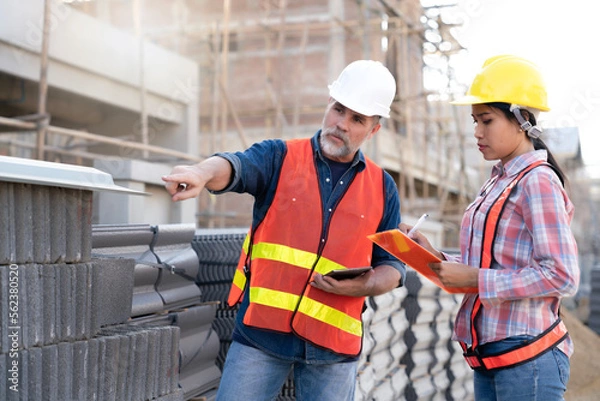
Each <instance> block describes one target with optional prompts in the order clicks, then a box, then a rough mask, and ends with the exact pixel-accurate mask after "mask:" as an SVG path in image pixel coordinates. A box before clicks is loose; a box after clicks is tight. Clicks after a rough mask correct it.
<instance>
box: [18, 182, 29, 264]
mask: <svg viewBox="0 0 600 401" xmlns="http://www.w3.org/2000/svg"><path fill="white" fill-rule="evenodd" d="M13 185H14V205H13V206H14V209H13V213H14V218H15V238H16V241H15V246H16V252H15V254H16V258H15V260H14V263H31V262H33V261H34V260H33V196H32V190H31V188H32V186H31V184H21V183H15V184H13Z"/></svg>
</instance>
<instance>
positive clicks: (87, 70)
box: [0, 0, 199, 223]
mask: <svg viewBox="0 0 600 401" xmlns="http://www.w3.org/2000/svg"><path fill="white" fill-rule="evenodd" d="M50 4H51V20H50V46H49V67H48V106H47V109H48V113H49V114H50V115H51V118H52V120H51V124H54V125H59V126H64V127H68V128H76V129H81V130H85V131H88V132H91V133H95V134H100V135H106V136H114V137H120V138H124V139H128V140H137V141H140V140H141V122H140V121H141V117H140V116H141V110H142V101H141V88H142V83H143V86H145V88H146V101H145V104H146V110H147V115H148V137H149V143H150V144H151V145H156V146H164V147H165V148H170V149H175V150H179V151H183V152H187V153H190V154H194V155H196V154H198V125H199V121H198V97H199V93H198V92H199V85H198V81H199V72H198V65H197V64H196V63H195V62H193V61H191V60H190V59H187V58H184V57H182V56H180V55H178V54H176V53H173V52H171V51H168V50H165V49H163V48H161V47H158V46H156V45H155V44H153V43H150V42H148V41H145V42H143V48H141V47H140V46H142V42H141V41H140V40H139V38H137V37H136V36H134V35H133V34H131V33H128V32H125V31H123V30H119V29H117V28H115V27H113V26H110V25H107V24H105V23H103V22H101V21H99V20H97V19H95V18H92V17H90V16H88V15H86V14H84V13H81V12H79V11H76V10H75V9H73V8H71V7H70V6H68V5H65V4H64V3H62V2H58V1H50ZM43 8H44V2H43V1H37V0H4V1H2V2H0V15H1V16H2V23H1V24H0V78H3V79H0V90H1V91H2V92H4V89H6V88H4V87H5V86H7V85H8V86H11V83H12V84H13V85H12V86H13V87H14V88H17V87H20V88H21V90H20V91H19V92H20V93H14V94H11V95H13V96H14V97H15V98H19V101H15V102H12V103H10V104H3V105H0V115H2V116H3V117H12V116H19V115H26V114H35V113H36V112H37V92H38V84H37V82H38V81H39V76H40V53H41V47H42V28H43V22H42V21H43V12H44V10H43ZM142 64H143V72H142ZM17 83H20V84H19V85H18V84H17ZM16 91H17V90H16V89H15V92H16ZM5 93H7V92H5ZM3 103H4V102H3ZM18 136H19V138H20V139H21V140H29V139H31V140H33V139H34V138H33V137H31V135H29V136H28V135H27V134H26V133H19V134H18ZM49 141H52V142H50V143H53V144H56V143H62V144H64V143H65V142H66V138H63V137H52V138H50V139H49ZM61 141H62V142H61ZM88 146H89V144H88V145H86V144H83V145H81V146H80V147H79V148H77V149H81V150H84V151H85V150H87V149H88ZM99 149H102V151H103V152H106V153H109V154H114V155H115V156H117V157H118V158H119V163H121V164H122V165H123V166H131V165H135V164H136V163H135V162H132V161H131V160H130V159H136V158H141V156H142V155H141V152H139V151H128V150H126V149H119V148H116V147H108V146H102V147H101V148H100V147H96V148H94V149H93V150H95V151H98V150H99ZM90 150H91V149H90ZM29 152H30V153H31V152H32V151H29ZM20 155H21V156H24V157H33V154H32V153H31V154H30V155H29V156H28V154H27V151H25V152H24V153H23V152H21V153H20ZM85 163H87V162H85ZM89 164H90V165H91V164H92V163H91V162H90V163H89ZM160 170H161V173H163V174H166V173H168V172H169V171H170V167H169V166H166V165H163V167H162V169H160ZM109 172H111V171H109ZM156 172H157V169H148V168H145V169H138V170H135V175H134V176H118V177H116V178H117V179H118V180H124V182H126V184H127V185H125V186H128V187H131V188H134V187H135V188H141V189H142V190H144V191H147V192H153V193H154V194H155V195H154V196H153V197H150V198H145V199H135V200H133V199H130V198H129V197H127V196H122V195H118V194H117V195H115V194H111V195H107V197H106V198H107V199H106V201H107V202H108V203H107V204H102V202H103V201H104V199H102V200H101V201H100V204H99V208H100V210H103V211H105V212H102V213H100V214H96V215H97V216H100V220H96V221H95V222H97V223H111V222H115V218H119V219H120V220H118V222H120V223H131V222H141V221H147V219H146V217H145V216H152V217H153V219H152V221H154V222H165V223H166V222H183V221H188V222H193V221H194V215H195V208H194V207H193V205H185V206H174V205H173V204H172V203H171V201H170V199H169V197H168V196H165V195H166V192H165V191H164V189H163V188H162V183H161V182H157V180H160V176H155V175H154V174H155V173H156ZM111 173H112V172H111ZM140 206H143V207H141V208H140ZM108 209H110V211H108Z"/></svg>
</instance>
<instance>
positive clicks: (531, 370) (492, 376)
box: [474, 336, 570, 401]
mask: <svg viewBox="0 0 600 401" xmlns="http://www.w3.org/2000/svg"><path fill="white" fill-rule="evenodd" d="M528 338H531V337H528V336H515V337H511V338H507V339H505V340H502V341H497V342H493V343H489V344H484V345H483V346H481V349H480V352H481V353H482V355H489V354H493V353H496V352H501V351H505V350H507V349H509V348H512V347H514V346H516V345H518V344H519V343H522V342H523V341H525V340H527V339H528ZM569 374H570V364H569V358H568V357H567V356H566V355H565V354H564V353H563V352H562V351H560V350H558V349H556V348H553V349H551V350H549V351H547V352H546V353H544V354H542V355H540V356H538V357H537V358H535V359H533V360H531V361H529V362H527V363H524V364H522V365H518V366H514V367H509V368H504V369H497V370H492V371H488V372H485V371H475V376H474V383H475V400H476V401H559V400H564V394H565V391H567V382H568V381H569Z"/></svg>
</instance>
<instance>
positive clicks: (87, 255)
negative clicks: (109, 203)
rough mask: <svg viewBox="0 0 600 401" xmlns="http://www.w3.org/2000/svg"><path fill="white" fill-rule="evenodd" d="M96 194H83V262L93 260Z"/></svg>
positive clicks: (84, 192)
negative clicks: (93, 222) (93, 217)
mask: <svg viewBox="0 0 600 401" xmlns="http://www.w3.org/2000/svg"><path fill="white" fill-rule="evenodd" d="M93 199H94V194H93V192H92V191H82V193H81V216H82V218H81V259H80V261H81V262H89V261H91V259H92V215H93V213H94V209H93Z"/></svg>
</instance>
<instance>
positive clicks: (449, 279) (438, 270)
mask: <svg viewBox="0 0 600 401" xmlns="http://www.w3.org/2000/svg"><path fill="white" fill-rule="evenodd" d="M429 267H430V268H431V270H433V272H434V273H435V274H437V276H438V278H439V279H440V281H441V282H442V284H444V286H446V287H475V288H477V287H478V285H479V269H478V268H477V267H472V266H467V265H464V264H462V263H454V262H441V263H429Z"/></svg>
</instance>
